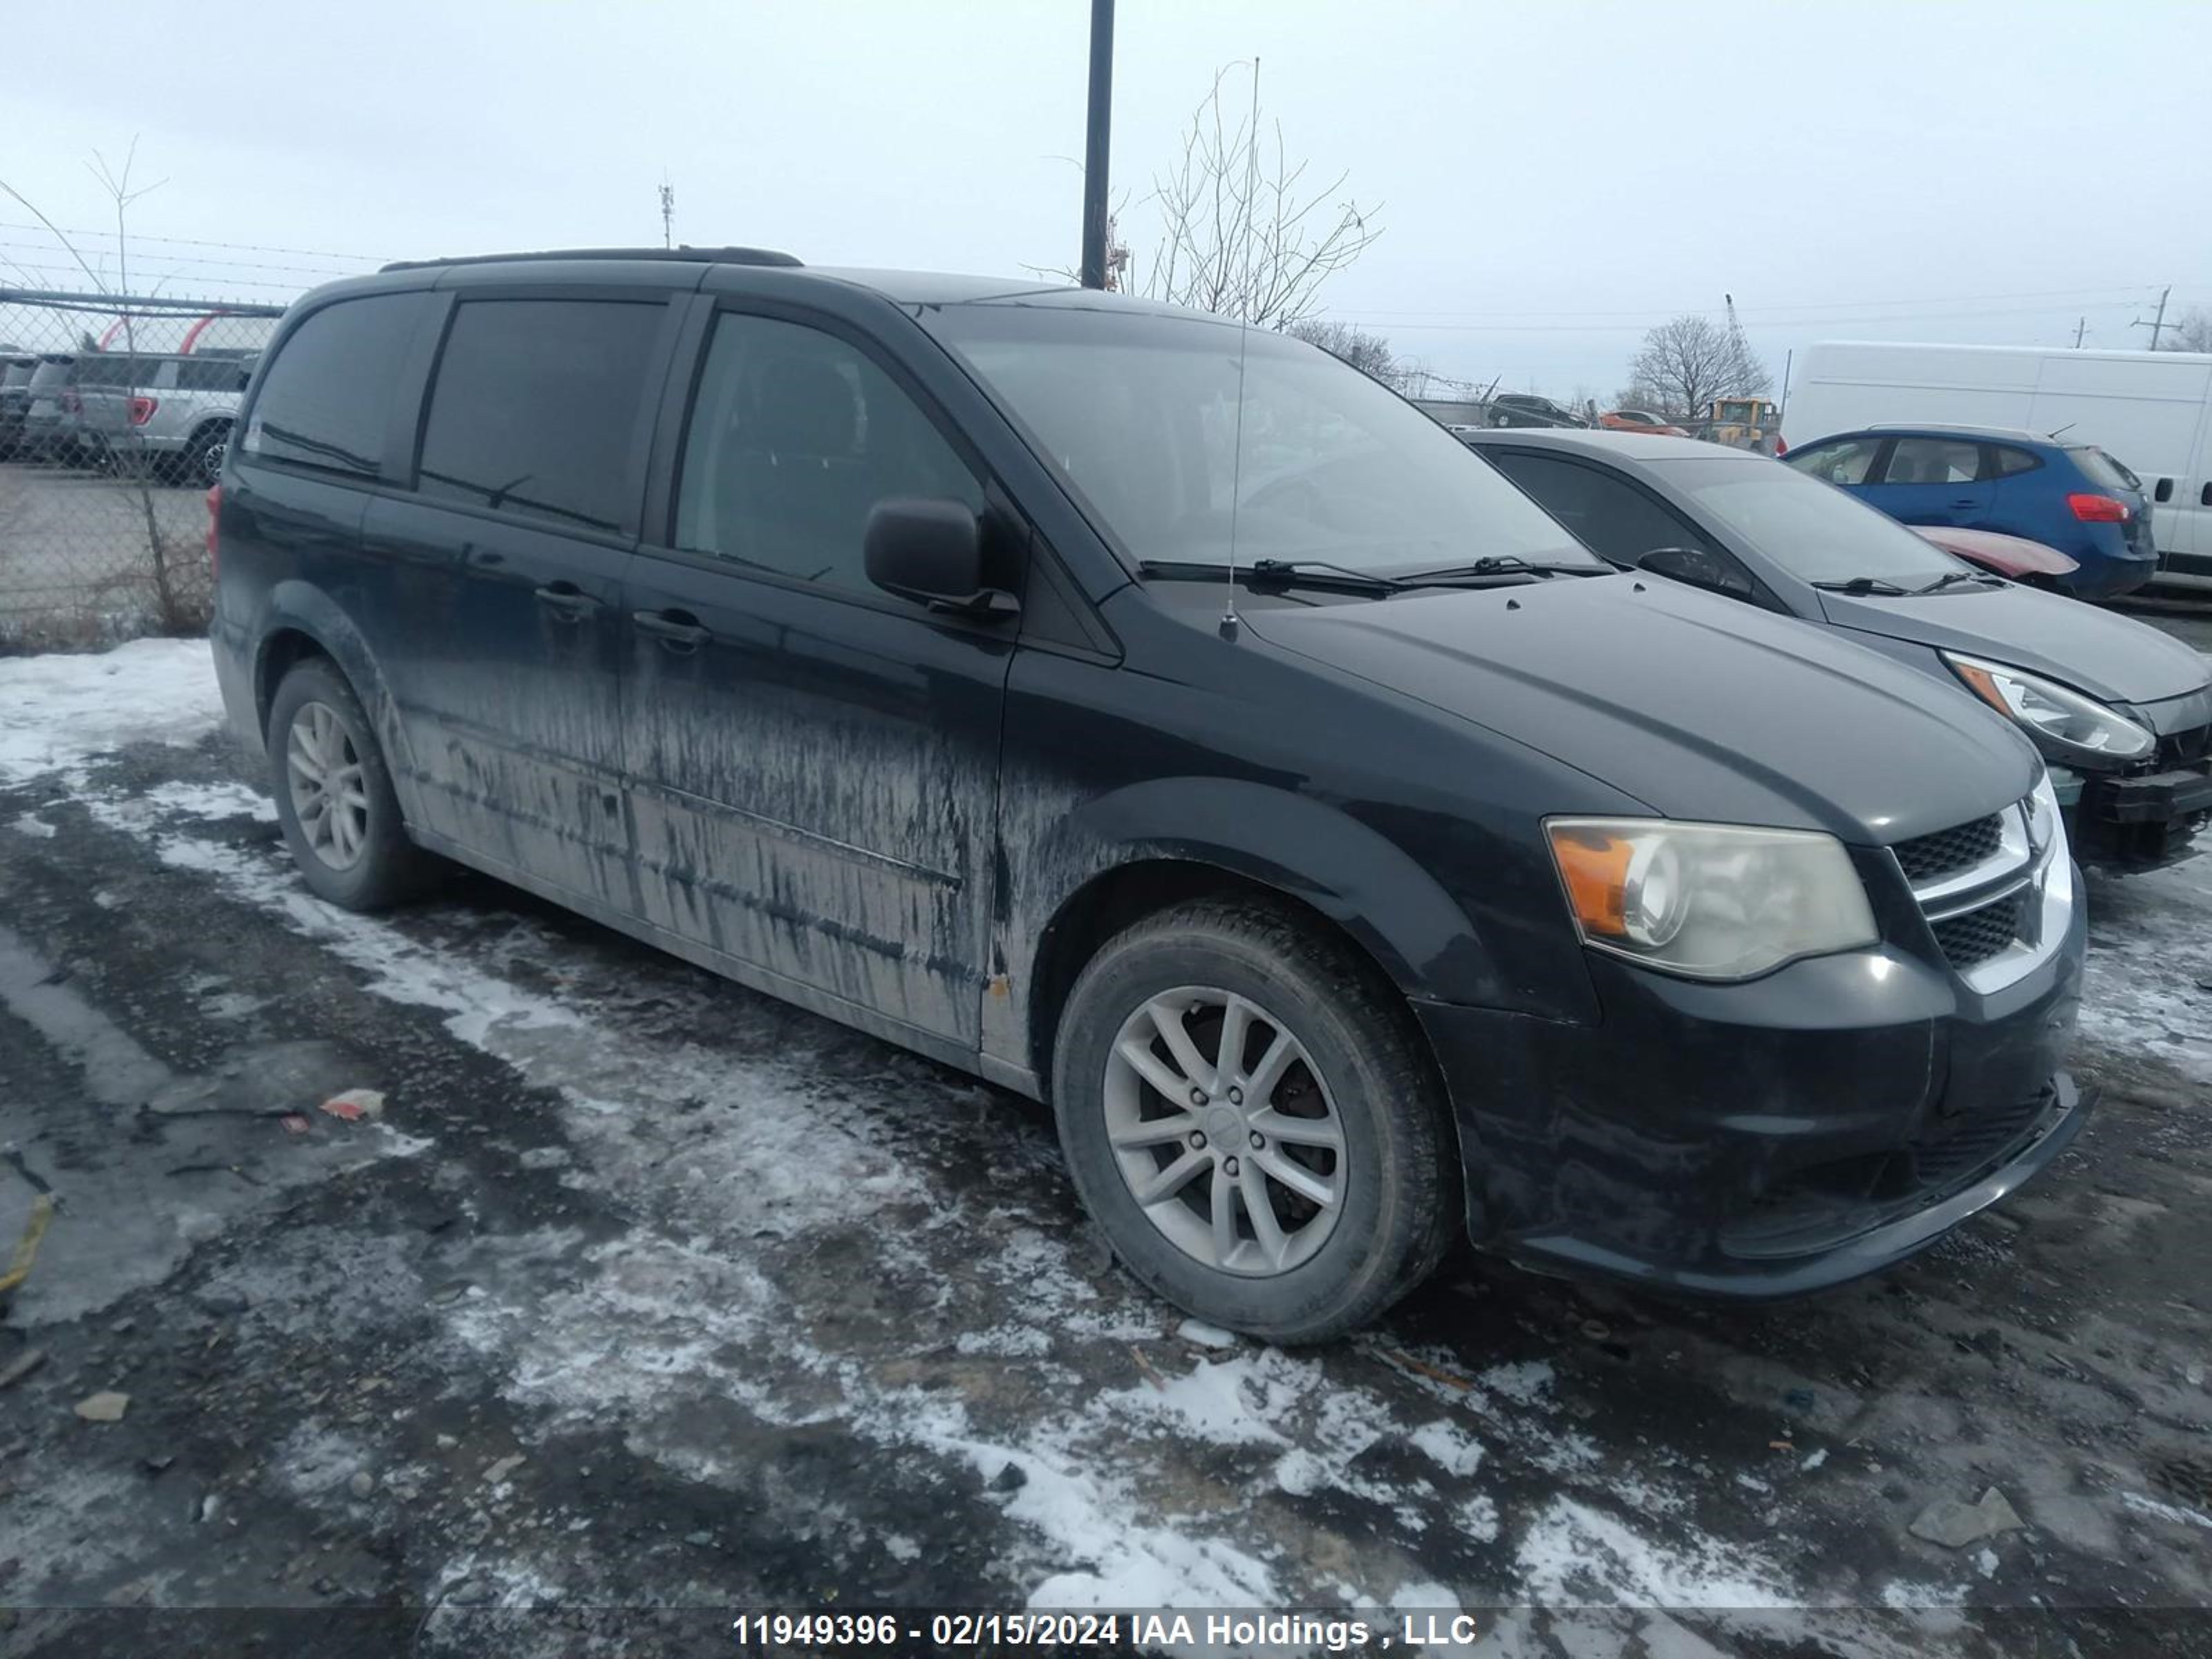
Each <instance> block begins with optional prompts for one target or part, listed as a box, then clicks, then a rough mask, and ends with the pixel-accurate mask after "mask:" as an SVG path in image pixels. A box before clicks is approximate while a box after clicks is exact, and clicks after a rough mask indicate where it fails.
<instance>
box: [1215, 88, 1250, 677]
mask: <svg viewBox="0 0 2212 1659" xmlns="http://www.w3.org/2000/svg"><path fill="white" fill-rule="evenodd" d="M1259 198H1260V60H1259V59H1258V58H1253V60H1252V113H1251V116H1250V117H1249V119H1248V120H1247V121H1246V123H1245V125H1244V211H1243V228H1244V270H1243V276H1242V277H1241V278H1240V279H1239V282H1238V289H1239V292H1238V294H1237V427H1236V431H1237V454H1236V459H1234V460H1232V461H1231V463H1230V465H1229V585H1228V586H1227V588H1226V590H1225V592H1223V594H1222V596H1221V637H1222V638H1223V639H1225V640H1233V639H1235V638H1236V637H1237V520H1239V519H1241V518H1243V491H1244V363H1245V358H1246V356H1247V355H1248V354H1247V343H1248V342H1249V339H1250V337H1251V332H1252V234H1253V225H1252V216H1253V214H1254V212H1255V211H1256V210H1257V207H1258V204H1259Z"/></svg>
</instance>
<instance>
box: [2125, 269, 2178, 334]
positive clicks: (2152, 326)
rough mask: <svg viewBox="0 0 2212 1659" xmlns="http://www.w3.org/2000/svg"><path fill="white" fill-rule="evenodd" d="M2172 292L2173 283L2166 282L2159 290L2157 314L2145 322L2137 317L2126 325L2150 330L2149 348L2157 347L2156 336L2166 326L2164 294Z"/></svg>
mask: <svg viewBox="0 0 2212 1659" xmlns="http://www.w3.org/2000/svg"><path fill="white" fill-rule="evenodd" d="M2172 292H2173V284H2172V283H2167V284H2166V287H2165V288H2163V289H2160V291H2159V296H2158V315H2157V316H2156V317H2154V318H2153V319H2151V320H2150V321H2148V322H2145V321H2144V320H2143V319H2142V318H2140V317H2138V318H2136V320H2135V321H2133V322H2132V323H2130V324H2129V325H2128V326H2129V327H2130V328H2147V329H2148V330H2149V331H2150V349H2152V350H2153V351H2155V350H2157V349H2158V337H2159V336H2160V333H2162V332H2163V331H2165V328H2166V295H2169V294H2171V293H2172Z"/></svg>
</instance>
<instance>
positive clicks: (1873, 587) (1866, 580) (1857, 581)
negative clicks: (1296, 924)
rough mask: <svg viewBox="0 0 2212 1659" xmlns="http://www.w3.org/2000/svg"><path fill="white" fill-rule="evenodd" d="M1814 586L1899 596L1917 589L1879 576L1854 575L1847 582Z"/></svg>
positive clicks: (1815, 583) (1830, 589)
mask: <svg viewBox="0 0 2212 1659" xmlns="http://www.w3.org/2000/svg"><path fill="white" fill-rule="evenodd" d="M1813 586H1815V587H1817V588H1819V589H1820V591H1821V592H1824V593H1883V594H1889V595H1893V596H1896V597H1899V598H1901V597H1903V596H1904V595H1905V593H1906V592H1909V591H1911V592H1917V590H1908V589H1905V588H1902V587H1899V586H1898V585H1897V584H1896V583H1895V582H1890V581H1884V580H1882V579H1881V577H1879V576H1854V577H1852V578H1851V579H1850V580H1849V581H1847V582H1814V584H1813Z"/></svg>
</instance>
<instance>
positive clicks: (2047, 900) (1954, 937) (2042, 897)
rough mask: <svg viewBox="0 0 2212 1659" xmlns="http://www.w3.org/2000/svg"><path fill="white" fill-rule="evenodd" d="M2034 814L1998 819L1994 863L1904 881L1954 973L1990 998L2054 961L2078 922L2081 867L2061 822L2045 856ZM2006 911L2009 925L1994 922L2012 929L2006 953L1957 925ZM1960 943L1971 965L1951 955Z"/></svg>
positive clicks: (2015, 808)
mask: <svg viewBox="0 0 2212 1659" xmlns="http://www.w3.org/2000/svg"><path fill="white" fill-rule="evenodd" d="M2032 812H2033V803H2032V801H2020V802H2016V803H2015V804H2014V805H2011V806H2008V807H2007V808H2005V809H2004V811H2002V812H2001V813H1998V814H1997V815H1996V817H1997V819H1998V822H1999V833H1998V844H1997V849H1996V852H1994V853H1992V854H1990V856H1988V857H1987V858H1984V859H1982V860H1978V862H1976V863H1974V864H1973V865H1972V866H1968V867H1966V868H1965V869H1961V870H1954V871H1949V872H1945V873H1943V874H1942V875H1939V876H1936V877H1933V878H1927V879H1923V880H1920V881H1914V880H1912V879H1911V878H1910V877H1909V876H1906V877H1905V884H1906V886H1908V887H1909V888H1910V889H1911V892H1912V896H1913V899H1914V901H1915V902H1917V904H1918V905H1919V907H1920V914H1921V915H1922V917H1923V920H1925V921H1926V922H1927V924H1928V926H1929V929H1930V931H1931V936H1932V937H1933V939H1934V940H1935V942H1936V947H1937V949H1938V950H1939V951H1943V952H1944V960H1945V961H1946V962H1947V963H1948V964H1949V966H1950V968H1951V970H1952V972H1954V973H1955V974H1956V975H1958V976H1959V977H1960V979H1961V980H1963V981H1966V984H1967V985H1968V986H1969V987H1972V989H1974V990H1975V991H1978V992H1980V993H1981V994H1984V995H1987V994H1989V993H1990V992H1992V991H2000V990H2002V989H2003V988H2004V987H2006V986H2008V985H2010V984H2013V983H2015V981H2018V980H2021V979H2022V978H2024V977H2026V975H2027V974H2029V973H2030V972H2031V971H2033V969H2036V968H2037V967H2039V966H2040V965H2041V964H2042V963H2045V962H2047V961H2049V960H2050V958H2051V956H2052V955H2053V953H2055V952H2056V951H2057V949H2058V946H2059V945H2060V943H2061V942H2062V941H2063V939H2065V937H2066V930H2067V927H2068V925H2069V923H2070V921H2072V918H2073V908H2074V881H2073V873H2074V864H2073V855H2072V854H2071V853H2070V852H2069V851H2068V850H2067V846H2066V831H2065V827H2064V824H2063V821H2054V823H2053V824H2052V829H2051V842H2050V844H2049V845H2048V846H2045V847H2042V848H2038V847H2037V846H2036V845H2035V844H2034V842H2033V839H2032V837H2031V836H2030V834H2029V827H2028V826H2029V822H2030V818H2031V815H2032ZM1978 822H1979V821H1977V824H1978ZM1972 827H1975V826H1972V825H1968V826H1961V828H1962V829H1968V828H1972ZM1957 833H1958V832H1956V831H1947V832H1939V834H1938V835H1936V836H1923V837H1921V840H1922V841H1923V842H1936V841H1939V840H1942V839H1946V838H1948V837H1950V836H1955V835H1956V834H1957ZM1890 853H1891V856H1892V858H1893V860H1896V863H1897V867H1898V873H1899V875H1900V876H1905V861H1904V860H1903V859H1902V858H1901V857H1899V855H1898V853H1897V849H1896V848H1891V849H1890ZM1999 907H2002V908H2005V909H2008V910H2009V911H2010V912H2011V913H2012V915H2011V917H2010V918H2009V919H2008V920H2007V919H2005V918H1993V919H1992V921H1993V923H1994V922H1996V921H2005V922H2006V925H2007V926H2008V928H2009V930H2010V931H2011V932H2012V934H2013V937H2012V939H2011V941H2010V942H2009V943H2008V944H2007V945H2003V946H2002V948H2001V949H1998V950H1996V951H1990V950H1989V949H1988V940H1987V939H1986V938H1985V937H1984V932H1985V930H1977V929H1975V928H1973V927H1971V926H1968V927H1960V926H1958V925H1956V924H1960V923H1962V922H1969V923H1970V922H1971V921H1972V919H1973V918H1974V917H1976V916H1978V915H1981V914H1982V913H1983V912H1984V911H1989V910H1994V909H1996V908H1999ZM1945 924H1953V925H1951V926H1948V927H1947V926H1945ZM1954 942H1956V943H1957V944H1958V945H1959V946H1960V948H1961V949H1962V950H1970V951H1972V954H1971V955H1970V956H1969V957H1967V958H1966V959H1965V960H1956V959H1954V958H1953V957H1952V956H1951V955H1950V953H1949V951H1948V949H1947V948H1946V947H1947V946H1948V945H1951V944H1952V943H1954Z"/></svg>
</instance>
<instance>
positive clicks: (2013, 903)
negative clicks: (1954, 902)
mask: <svg viewBox="0 0 2212 1659" xmlns="http://www.w3.org/2000/svg"><path fill="white" fill-rule="evenodd" d="M2026 899H2027V890H2025V889H2021V890H2017V891H2015V892H2012V893H2008V894H2007V895H2006V896H2004V897H2002V898H2001V899H1999V900H1997V901H1996V902H1995V903H1994V904H1984V906H1982V908H1980V909H1978V910H1969V911H1967V912H1966V914H1965V915H1958V916H1947V917H1945V918H1944V919H1943V920H1942V921H1939V922H1936V923H1934V924H1932V926H1933V929H1934V932H1935V934H1936V944H1938V945H1942V947H1943V956H1944V958H1945V960H1947V961H1948V962H1949V963H1950V964H1951V965H1952V966H1953V967H1954V968H1956V969H1959V970H1960V972H1961V973H1964V972H1965V971H1966V969H1969V968H1973V967H1977V966H1978V965H1980V964H1981V963H1984V962H1987V961H1988V960H1989V959H1990V957H1993V956H1995V955H1996V954H1997V952H1998V951H2002V950H2003V949H2004V948H2005V947H2006V946H2007V945H2010V944H2011V943H2012V942H2013V941H2014V940H2015V939H2018V938H2019V937H2020V924H2021V906H2022V904H2023V902H2025V900H2026Z"/></svg>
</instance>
